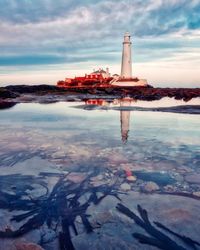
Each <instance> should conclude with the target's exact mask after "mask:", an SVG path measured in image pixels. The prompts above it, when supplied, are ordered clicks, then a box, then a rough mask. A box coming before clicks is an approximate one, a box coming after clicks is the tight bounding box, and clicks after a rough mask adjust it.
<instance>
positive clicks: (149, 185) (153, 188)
mask: <svg viewBox="0 0 200 250" xmlns="http://www.w3.org/2000/svg"><path fill="white" fill-rule="evenodd" d="M159 189H160V188H159V186H158V185H157V184H156V183H155V182H152V181H149V182H147V183H146V184H145V186H144V191H145V192H153V191H157V190H159Z"/></svg>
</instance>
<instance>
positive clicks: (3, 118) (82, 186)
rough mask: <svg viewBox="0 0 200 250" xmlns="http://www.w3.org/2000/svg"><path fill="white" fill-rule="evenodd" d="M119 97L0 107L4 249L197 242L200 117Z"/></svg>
mask: <svg viewBox="0 0 200 250" xmlns="http://www.w3.org/2000/svg"><path fill="white" fill-rule="evenodd" d="M116 104H119V101H117V100H116V102H115V103H114V104H113V103H111V102H106V103H104V102H103V101H102V100H101V101H100V100H99V101H98V102H95V101H93V102H86V103H80V102H58V103H54V104H38V103H24V104H23V103H21V104H17V105H15V106H14V107H12V108H10V109H4V110H1V111H0V170H1V171H0V249H2V250H5V249H22V247H27V246H28V244H29V245H30V244H31V243H32V244H35V247H37V249H41V248H42V249H49V250H50V249H106V250H107V249H170V250H171V249H200V245H199V242H200V237H199V232H200V213H199V209H200V168H199V167H200V143H199V139H200V119H199V115H197V114H196V115H194V114H179V113H170V112H151V111H131V110H130V101H129V100H127V99H126V100H125V101H124V102H123V103H121V102H120V107H121V109H113V106H114V105H116ZM121 104H122V105H121ZM179 104H180V105H184V104H183V103H179V102H178V101H176V103H175V105H179ZM195 104H196V105H199V104H200V103H199V100H198V99H196V100H195ZM88 105H89V106H88ZM140 105H141V107H148V102H141V103H140V102H138V103H137V106H140ZM153 105H154V104H153V103H150V106H151V107H154V106H153ZM155 105H156V106H166V104H165V103H164V102H163V105H162V101H159V102H157V103H156V102H155ZM170 105H172V103H170ZM190 105H192V103H190ZM108 106H109V108H105V107H108ZM87 107H89V109H88V108H87ZM127 107H129V109H127ZM138 205H139V206H138ZM144 209H145V210H144ZM147 216H149V220H150V224H149V221H148V220H147ZM153 221H157V222H158V223H156V224H155V223H154V222H153ZM183 236H187V237H188V238H190V239H188V240H186V239H185V238H184V237H183ZM152 239H153V240H152ZM166 246H167V247H168V248H166ZM20 247H21V248H20ZM40 247H41V248H40ZM163 247H165V248H163ZM194 247H196V248H194ZM23 249H24V248H23ZM26 249H28V248H26Z"/></svg>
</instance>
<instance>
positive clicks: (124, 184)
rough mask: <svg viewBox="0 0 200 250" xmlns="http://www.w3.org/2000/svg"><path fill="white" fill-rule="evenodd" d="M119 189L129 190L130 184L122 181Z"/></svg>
mask: <svg viewBox="0 0 200 250" xmlns="http://www.w3.org/2000/svg"><path fill="white" fill-rule="evenodd" d="M120 188H121V190H123V191H129V190H131V186H130V185H129V184H128V183H123V184H121V185H120Z"/></svg>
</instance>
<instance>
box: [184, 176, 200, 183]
mask: <svg viewBox="0 0 200 250" xmlns="http://www.w3.org/2000/svg"><path fill="white" fill-rule="evenodd" d="M185 180H186V181H187V182H189V183H195V184H200V174H191V175H186V177H185Z"/></svg>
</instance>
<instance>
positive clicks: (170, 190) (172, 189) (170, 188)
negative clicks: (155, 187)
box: [164, 185, 174, 192]
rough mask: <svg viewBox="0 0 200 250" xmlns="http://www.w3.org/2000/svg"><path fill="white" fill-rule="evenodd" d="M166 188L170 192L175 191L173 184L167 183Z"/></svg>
mask: <svg viewBox="0 0 200 250" xmlns="http://www.w3.org/2000/svg"><path fill="white" fill-rule="evenodd" d="M164 189H165V190H166V191H168V192H172V191H174V187H173V186H172V185H166V186H165V187H164Z"/></svg>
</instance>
